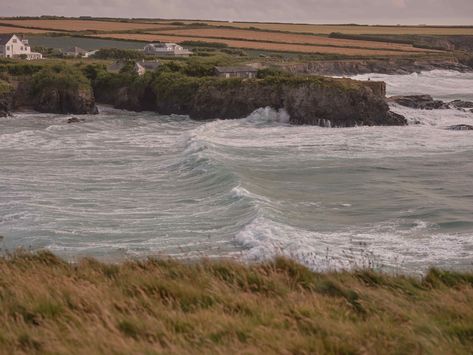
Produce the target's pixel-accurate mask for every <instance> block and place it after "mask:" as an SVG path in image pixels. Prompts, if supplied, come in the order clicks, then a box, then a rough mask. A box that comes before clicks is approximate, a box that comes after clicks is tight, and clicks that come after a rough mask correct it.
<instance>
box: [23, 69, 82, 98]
mask: <svg viewBox="0 0 473 355" xmlns="http://www.w3.org/2000/svg"><path fill="white" fill-rule="evenodd" d="M49 87H54V88H57V89H62V90H78V89H90V81H89V79H87V77H86V76H85V75H84V74H83V73H82V72H81V71H80V69H78V68H76V67H72V66H68V65H61V64H56V65H53V66H50V67H44V68H43V69H41V70H40V71H39V72H38V73H36V74H34V75H33V77H32V87H31V88H32V93H33V94H34V93H38V92H41V91H42V90H44V89H46V88H49Z"/></svg>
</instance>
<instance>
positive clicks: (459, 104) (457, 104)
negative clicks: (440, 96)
mask: <svg viewBox="0 0 473 355" xmlns="http://www.w3.org/2000/svg"><path fill="white" fill-rule="evenodd" d="M448 105H449V106H450V107H452V108H457V109H465V108H471V109H473V102H471V101H463V100H454V101H451V102H450V103H449V104H448Z"/></svg>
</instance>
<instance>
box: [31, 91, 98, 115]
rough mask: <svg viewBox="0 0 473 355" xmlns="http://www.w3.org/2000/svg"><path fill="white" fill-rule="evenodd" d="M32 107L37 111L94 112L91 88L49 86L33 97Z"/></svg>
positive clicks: (62, 112)
mask: <svg viewBox="0 0 473 355" xmlns="http://www.w3.org/2000/svg"><path fill="white" fill-rule="evenodd" d="M34 101H35V104H34V109H35V110H37V111H39V112H47V113H59V114H68V113H72V114H76V115H78V114H96V113H97V107H96V105H95V99H94V95H93V93H92V90H61V89H58V88H49V89H47V90H44V91H43V92H40V93H38V94H37V95H36V97H35V98H34Z"/></svg>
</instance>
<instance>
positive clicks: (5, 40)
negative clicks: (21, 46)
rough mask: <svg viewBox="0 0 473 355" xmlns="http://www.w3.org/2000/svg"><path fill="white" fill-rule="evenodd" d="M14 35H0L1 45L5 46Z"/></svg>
mask: <svg viewBox="0 0 473 355" xmlns="http://www.w3.org/2000/svg"><path fill="white" fill-rule="evenodd" d="M13 36H14V35H0V45H1V46H4V45H5V44H7V43H8V41H10V39H11V38H12V37H13Z"/></svg>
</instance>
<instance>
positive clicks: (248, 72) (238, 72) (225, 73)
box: [215, 66, 258, 79]
mask: <svg viewBox="0 0 473 355" xmlns="http://www.w3.org/2000/svg"><path fill="white" fill-rule="evenodd" d="M257 72H258V69H255V68H252V67H249V66H241V67H215V74H216V75H217V76H218V77H221V78H249V79H251V78H255V77H256V73H257Z"/></svg>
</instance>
